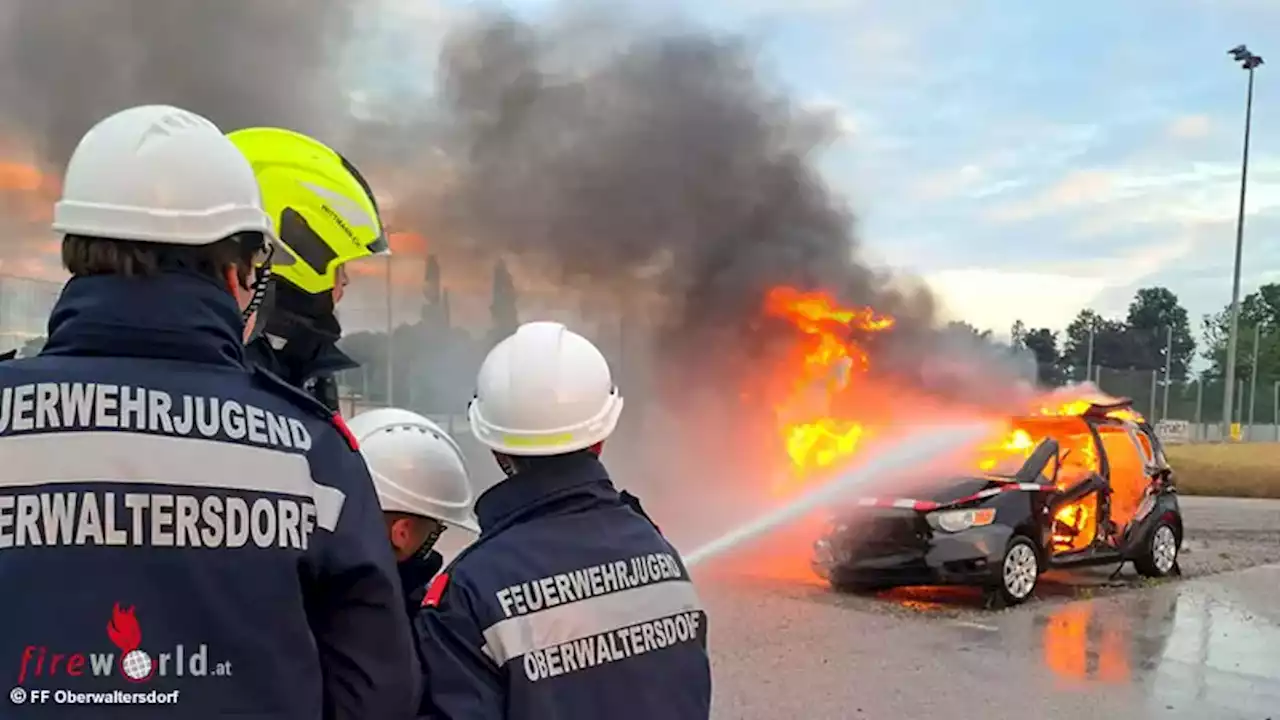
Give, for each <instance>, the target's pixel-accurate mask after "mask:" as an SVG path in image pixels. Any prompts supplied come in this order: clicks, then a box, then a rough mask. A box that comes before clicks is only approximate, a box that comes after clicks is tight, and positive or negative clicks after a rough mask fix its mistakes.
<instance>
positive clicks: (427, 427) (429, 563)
mask: <svg viewBox="0 0 1280 720" xmlns="http://www.w3.org/2000/svg"><path fill="white" fill-rule="evenodd" d="M350 427H351V433H352V434H353V435H355V437H356V440H357V441H359V443H360V452H361V454H363V455H364V458H365V462H367V463H368V465H369V473H370V474H371V475H373V485H374V487H376V488H377V489H378V502H379V503H380V504H381V505H382V515H383V517H384V518H385V519H386V523H387V536H388V537H389V538H390V540H391V548H392V550H394V551H395V555H396V560H397V561H398V564H397V566H396V568H397V569H398V570H399V571H400V584H401V586H403V588H404V592H405V599H406V602H405V605H406V608H405V609H406V611H407V612H408V614H409V615H410V616H414V615H417V614H418V609H419V608H420V607H422V599H423V597H424V596H425V595H426V591H427V584H428V583H429V582H431V579H432V578H434V577H435V575H436V573H438V572H439V571H440V567H441V566H442V565H443V564H444V557H443V556H442V555H441V554H440V553H439V552H437V551H436V550H435V545H436V541H437V540H439V539H440V536H441V535H442V534H443V533H444V531H445V530H447V529H449V528H454V529H457V530H462V531H463V532H465V533H467V534H468V535H472V536H474V535H475V534H477V533H479V532H480V528H479V527H478V526H477V525H476V519H475V513H474V511H473V509H472V507H473V505H474V504H475V496H474V494H473V493H472V490H471V477H470V475H469V473H468V472H467V461H466V458H464V457H463V455H462V449H461V448H459V447H458V443H457V442H455V441H454V439H453V438H452V437H450V436H449V433H447V432H445V431H444V429H443V428H441V427H440V426H439V425H436V424H435V423H434V422H432V421H431V420H430V419H428V418H425V417H423V416H421V415H419V414H417V413H415V412H410V411H408V410H401V409H399V408H378V409H376V410H369V411H367V412H363V413H360V414H359V415H357V416H355V417H354V418H351V423H350Z"/></svg>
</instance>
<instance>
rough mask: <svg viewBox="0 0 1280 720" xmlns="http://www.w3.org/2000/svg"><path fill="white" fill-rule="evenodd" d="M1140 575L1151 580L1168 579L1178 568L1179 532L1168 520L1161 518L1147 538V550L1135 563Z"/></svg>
mask: <svg viewBox="0 0 1280 720" xmlns="http://www.w3.org/2000/svg"><path fill="white" fill-rule="evenodd" d="M1133 566H1134V567H1135V568H1137V570H1138V574H1139V575H1142V576H1143V577H1149V578H1162V577H1168V576H1169V575H1171V574H1173V573H1174V572H1175V571H1176V570H1177V568H1178V530H1177V528H1175V527H1174V525H1173V523H1172V522H1171V521H1170V520H1169V519H1168V518H1161V520H1160V522H1159V523H1157V524H1156V527H1155V529H1154V530H1152V531H1151V535H1150V536H1149V537H1148V538H1147V549H1146V552H1144V553H1143V554H1142V555H1141V556H1140V557H1137V558H1135V559H1134V561H1133Z"/></svg>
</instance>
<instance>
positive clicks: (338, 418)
mask: <svg viewBox="0 0 1280 720" xmlns="http://www.w3.org/2000/svg"><path fill="white" fill-rule="evenodd" d="M253 382H254V385H255V386H257V387H258V388H260V389H262V390H264V391H266V392H269V393H271V394H272V395H275V396H277V397H281V398H284V399H285V400H288V401H289V402H290V403H292V404H293V405H294V406H296V407H297V408H298V409H299V410H302V411H304V412H305V413H306V414H307V415H309V416H311V417H313V418H315V419H317V420H322V421H324V422H325V423H327V424H328V425H329V426H331V427H332V428H333V429H334V430H337V431H338V434H339V435H341V436H342V440H343V441H344V442H345V443H346V444H347V446H348V447H350V448H351V450H352V451H353V452H354V451H357V450H359V449H360V446H359V443H357V442H356V438H355V435H353V434H352V433H351V430H350V428H348V427H347V423H346V421H344V420H343V419H342V415H341V414H339V413H336V412H333V411H331V410H330V409H329V408H327V407H325V406H324V403H322V402H320V401H319V400H317V399H315V398H314V397H312V396H311V395H310V394H308V393H307V392H306V391H304V390H302V389H301V388H298V387H296V386H294V385H291V384H289V383H288V382H287V381H285V379H284V378H282V377H280V376H279V375H276V374H275V373H273V372H271V371H270V370H267V369H266V368H263V367H262V366H261V365H258V364H256V363H254V364H253Z"/></svg>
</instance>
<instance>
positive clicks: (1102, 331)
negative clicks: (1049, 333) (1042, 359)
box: [1059, 309, 1133, 382]
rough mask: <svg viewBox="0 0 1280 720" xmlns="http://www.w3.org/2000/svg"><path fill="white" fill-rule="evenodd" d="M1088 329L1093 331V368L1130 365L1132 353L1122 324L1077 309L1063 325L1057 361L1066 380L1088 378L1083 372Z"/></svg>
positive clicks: (1086, 354) (1087, 358)
mask: <svg viewBox="0 0 1280 720" xmlns="http://www.w3.org/2000/svg"><path fill="white" fill-rule="evenodd" d="M1090 329H1092V332H1093V367H1095V368H1096V367H1107V368H1116V369H1130V368H1132V367H1133V359H1132V355H1133V353H1132V348H1131V346H1130V337H1129V335H1128V333H1127V332H1126V331H1127V330H1128V328H1127V327H1126V325H1125V324H1124V323H1122V322H1120V321H1118V320H1109V319H1107V318H1104V317H1102V316H1101V315H1099V314H1098V313H1096V312H1094V311H1093V310H1088V309H1086V310H1081V311H1080V314H1079V315H1076V318H1075V320H1072V321H1071V324H1070V325H1068V326H1067V330H1066V333H1065V335H1066V337H1065V338H1064V339H1063V341H1062V352H1061V355H1060V360H1059V362H1060V364H1061V368H1062V371H1063V373H1064V375H1065V377H1066V378H1067V379H1070V380H1074V381H1077V382H1080V381H1083V380H1087V379H1088V378H1087V377H1085V373H1086V368H1087V367H1088V365H1089V334H1090Z"/></svg>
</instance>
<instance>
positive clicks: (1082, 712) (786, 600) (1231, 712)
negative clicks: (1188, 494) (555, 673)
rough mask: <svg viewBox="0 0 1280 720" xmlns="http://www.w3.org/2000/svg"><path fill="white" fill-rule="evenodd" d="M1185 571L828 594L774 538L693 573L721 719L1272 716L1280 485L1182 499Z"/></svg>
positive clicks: (1279, 615)
mask: <svg viewBox="0 0 1280 720" xmlns="http://www.w3.org/2000/svg"><path fill="white" fill-rule="evenodd" d="M1184 516H1185V518H1186V522H1187V547H1188V553H1187V554H1186V555H1185V556H1184V557H1183V560H1182V564H1183V565H1184V569H1185V577H1184V578H1183V579H1180V580H1170V581H1164V582H1160V583H1152V582H1150V581H1142V580H1140V579H1138V578H1136V577H1134V576H1133V575H1132V573H1131V572H1128V573H1125V574H1124V575H1122V576H1121V577H1119V578H1111V577H1110V569H1109V568H1108V569H1105V570H1093V571H1085V572H1075V573H1054V574H1053V575H1052V576H1048V577H1046V578H1045V581H1044V583H1043V584H1042V587H1041V588H1040V589H1039V590H1038V592H1037V596H1038V597H1037V599H1036V600H1035V601H1033V602H1029V603H1027V604H1026V605H1023V606H1021V607H1017V608H1011V609H1008V610H1000V611H993V610H986V609H984V608H983V607H982V606H981V602H980V600H979V598H978V596H977V595H976V594H974V593H972V592H968V591H965V590H932V589H907V590H900V591H894V592H890V593H882V594H880V595H877V596H874V597H861V596H850V595H842V594H837V593H834V592H832V591H830V590H828V589H827V588H825V587H823V586H822V585H821V584H819V583H818V582H817V581H816V580H814V579H812V578H808V577H805V576H804V575H803V574H802V573H795V572H790V573H788V572H780V571H779V570H778V567H780V566H779V565H778V563H776V562H772V561H771V559H770V554H771V553H777V552H784V551H786V552H790V551H791V550H794V548H791V549H787V548H785V547H784V546H785V542H784V541H782V540H779V541H778V542H777V543H774V544H773V545H772V546H765V547H760V548H756V549H753V550H752V551H751V552H750V553H749V554H750V555H752V556H753V558H754V561H753V562H751V563H746V564H743V563H738V564H735V565H731V566H724V567H717V568H708V569H706V570H705V571H700V572H699V573H698V577H697V579H698V581H699V584H700V587H701V588H702V594H703V597H704V601H705V602H706V603H707V605H708V611H709V613H710V623H711V633H712V636H711V642H712V652H713V662H714V663H715V683H716V688H715V693H716V694H715V706H714V710H713V717H714V718H716V719H717V720H729V719H739V718H740V719H743V720H747V719H754V718H761V719H764V718H770V719H772V718H779V717H783V718H785V717H794V718H806V719H813V720H826V719H830V720H846V719H849V720H855V719H856V720H861V719H863V718H866V719H871V720H882V719H883V720H899V719H903V718H934V717H938V718H949V719H953V720H968V719H969V718H973V719H975V720H976V719H979V718H981V719H982V720H1002V719H1004V718H1009V719H1010V720H1013V719H1015V718H1016V719H1017V720H1025V719H1026V718H1036V719H1038V720H1039V719H1044V720H1050V719H1056V718H1064V719H1067V718H1069V719H1071V720H1089V719H1090V718H1106V719H1107V720H1115V719H1116V718H1125V719H1126V720H1145V719H1147V718H1153V719H1154V718H1161V719H1164V718H1169V719H1175V718H1176V719H1182V718H1186V719H1188V720H1191V719H1195V720H1235V719H1237V718H1238V719H1240V720H1280V502H1276V501H1247V500H1245V501H1239V500H1218V499H1212V498H1184Z"/></svg>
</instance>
